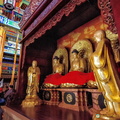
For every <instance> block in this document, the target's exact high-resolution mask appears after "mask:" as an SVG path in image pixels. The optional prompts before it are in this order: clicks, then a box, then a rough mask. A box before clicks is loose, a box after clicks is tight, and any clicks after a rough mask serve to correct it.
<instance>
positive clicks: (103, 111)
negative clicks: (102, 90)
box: [100, 108, 115, 116]
mask: <svg viewBox="0 0 120 120" xmlns="http://www.w3.org/2000/svg"><path fill="white" fill-rule="evenodd" d="M100 114H102V115H107V116H112V115H114V114H115V113H114V111H113V110H112V111H111V110H109V109H108V108H104V109H103V110H101V111H100Z"/></svg>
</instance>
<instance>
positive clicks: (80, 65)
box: [60, 49, 95, 87]
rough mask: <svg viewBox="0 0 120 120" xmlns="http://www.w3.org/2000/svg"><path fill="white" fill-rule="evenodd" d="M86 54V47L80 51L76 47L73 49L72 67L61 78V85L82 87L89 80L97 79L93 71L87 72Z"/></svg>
mask: <svg viewBox="0 0 120 120" xmlns="http://www.w3.org/2000/svg"><path fill="white" fill-rule="evenodd" d="M84 54H85V50H84V49H82V50H80V52H79V51H78V50H76V49H74V50H73V51H72V55H71V68H70V71H69V73H67V74H66V75H64V76H62V77H61V78H60V81H61V85H60V86H61V87H80V86H83V85H85V84H86V83H87V82H88V81H89V80H93V81H94V80H95V79H94V75H93V72H89V73H85V72H86V71H87V63H86V59H85V58H84Z"/></svg>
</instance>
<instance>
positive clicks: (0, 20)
mask: <svg viewBox="0 0 120 120" xmlns="http://www.w3.org/2000/svg"><path fill="white" fill-rule="evenodd" d="M0 23H2V24H5V25H8V26H11V27H13V28H16V29H20V27H19V25H18V24H19V22H15V21H13V20H10V19H8V18H6V17H4V16H1V15H0Z"/></svg>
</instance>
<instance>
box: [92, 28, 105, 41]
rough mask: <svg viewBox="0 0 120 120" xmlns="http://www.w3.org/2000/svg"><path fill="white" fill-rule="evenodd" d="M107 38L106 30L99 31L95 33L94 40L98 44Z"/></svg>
mask: <svg viewBox="0 0 120 120" xmlns="http://www.w3.org/2000/svg"><path fill="white" fill-rule="evenodd" d="M105 37H106V34H105V31H104V30H97V31H96V32H95V33H94V40H95V42H96V43H98V42H100V41H101V40H102V39H103V38H105Z"/></svg>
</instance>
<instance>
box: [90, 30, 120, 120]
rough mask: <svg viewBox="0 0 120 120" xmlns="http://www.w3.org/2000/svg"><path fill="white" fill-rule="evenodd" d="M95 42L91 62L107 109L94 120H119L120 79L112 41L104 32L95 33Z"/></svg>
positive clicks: (94, 117)
mask: <svg viewBox="0 0 120 120" xmlns="http://www.w3.org/2000/svg"><path fill="white" fill-rule="evenodd" d="M94 40H95V42H96V49H95V52H94V53H93V54H92V55H91V59H90V61H91V66H92V69H93V72H94V74H95V78H96V81H97V85H98V89H99V90H100V91H101V92H102V93H103V95H104V98H105V100H106V108H105V109H103V110H101V111H100V113H98V114H96V115H94V116H93V120H106V119H107V120H117V119H118V118H120V78H119V74H118V71H117V67H116V63H115V60H114V57H113V53H112V48H111V45H110V41H109V40H108V39H107V38H106V35H105V32H104V31H103V30H98V31H96V32H95V34H94Z"/></svg>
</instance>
